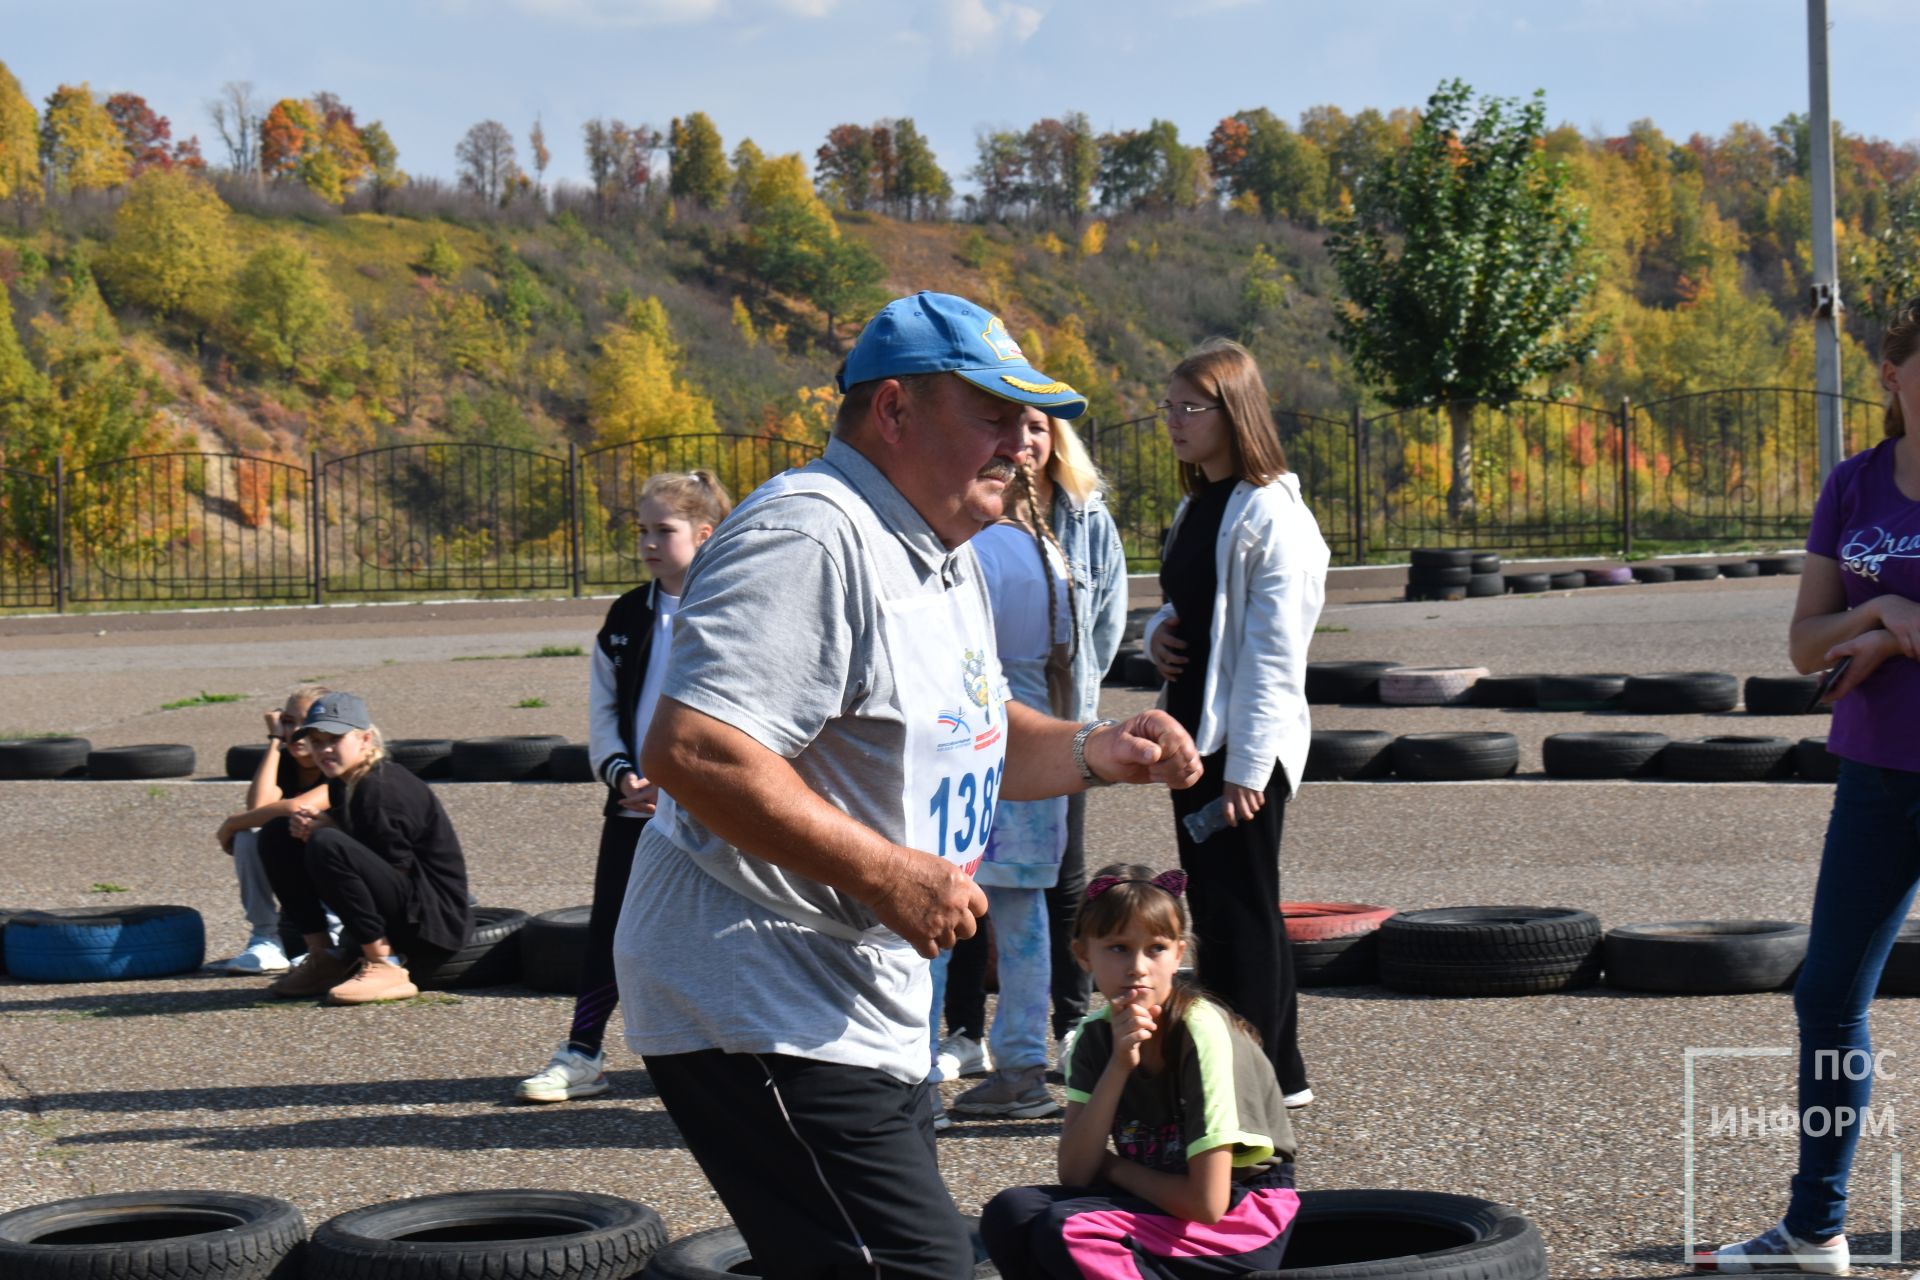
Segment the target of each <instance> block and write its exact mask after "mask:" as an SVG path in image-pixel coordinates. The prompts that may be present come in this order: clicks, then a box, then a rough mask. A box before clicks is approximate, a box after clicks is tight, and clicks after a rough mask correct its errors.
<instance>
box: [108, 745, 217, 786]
mask: <svg viewBox="0 0 1920 1280" xmlns="http://www.w3.org/2000/svg"><path fill="white" fill-rule="evenodd" d="M192 772H193V748H192V747H189V746H187V745H186V744H185V743H180V742H146V743H141V744H140V745H139V746H133V747H95V748H94V749H93V750H92V751H89V752H88V753H87V776H88V777H89V778H94V779H96V780H99V781H102V782H136V781H140V780H143V779H147V778H184V777H187V776H188V775H190V774H191V773H192Z"/></svg>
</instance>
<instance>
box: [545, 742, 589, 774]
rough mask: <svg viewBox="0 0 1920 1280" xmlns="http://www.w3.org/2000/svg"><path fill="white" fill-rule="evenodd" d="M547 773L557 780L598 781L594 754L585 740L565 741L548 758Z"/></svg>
mask: <svg viewBox="0 0 1920 1280" xmlns="http://www.w3.org/2000/svg"><path fill="white" fill-rule="evenodd" d="M547 773H548V776H550V777H551V778H552V779H553V780H554V781H555V782H598V781H599V779H598V778H596V777H594V776H593V755H592V752H591V751H590V750H589V749H588V747H587V744H586V743H584V742H563V743H561V744H560V745H559V746H557V747H555V748H554V749H553V754H552V755H551V756H549V757H548V758H547Z"/></svg>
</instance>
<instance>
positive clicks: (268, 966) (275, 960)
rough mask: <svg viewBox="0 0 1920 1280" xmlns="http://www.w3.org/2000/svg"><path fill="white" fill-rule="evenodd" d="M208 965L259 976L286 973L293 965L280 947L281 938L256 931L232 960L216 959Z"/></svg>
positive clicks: (229, 971)
mask: <svg viewBox="0 0 1920 1280" xmlns="http://www.w3.org/2000/svg"><path fill="white" fill-rule="evenodd" d="M207 967H208V968H210V969H221V970H225V971H226V972H227V973H237V974H244V975H247V976H249V977H258V976H259V975H261V974H263V973H285V972H286V971H287V970H288V969H289V968H291V967H292V965H291V963H290V962H289V961H288V960H287V953H286V952H284V951H282V950H281V949H280V939H278V938H276V937H274V936H273V935H272V934H266V933H256V934H254V935H253V936H252V937H251V938H248V939H247V948H246V950H244V951H242V952H241V953H240V954H239V955H237V956H234V957H233V958H232V959H231V960H215V961H214V962H213V963H212V964H211V965H208V966H207Z"/></svg>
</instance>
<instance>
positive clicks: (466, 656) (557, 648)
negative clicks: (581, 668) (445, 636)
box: [451, 644, 587, 662]
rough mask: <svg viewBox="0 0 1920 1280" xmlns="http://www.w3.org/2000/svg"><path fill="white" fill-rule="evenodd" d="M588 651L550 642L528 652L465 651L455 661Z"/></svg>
mask: <svg viewBox="0 0 1920 1280" xmlns="http://www.w3.org/2000/svg"><path fill="white" fill-rule="evenodd" d="M586 656H587V651H586V650H585V649H582V648H581V647H580V646H579V645H577V644H548V645H542V646H540V647H539V648H538V649H531V650H528V651H527V652H526V653H463V654H460V655H458V656H456V657H454V658H453V659H451V661H454V662H502V661H505V660H506V659H509V658H584V657H586Z"/></svg>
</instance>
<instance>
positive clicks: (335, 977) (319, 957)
mask: <svg viewBox="0 0 1920 1280" xmlns="http://www.w3.org/2000/svg"><path fill="white" fill-rule="evenodd" d="M359 964H360V958H359V957H358V956H355V957H353V958H352V959H348V958H347V957H346V956H343V955H336V954H335V953H334V952H332V951H320V952H313V951H309V952H307V955H306V958H305V959H303V960H302V961H301V962H300V963H299V964H297V965H295V966H293V968H291V969H289V970H287V971H286V972H285V973H283V974H281V975H280V976H279V977H278V978H275V979H274V980H273V982H272V984H271V985H270V986H268V987H267V994H268V995H270V996H273V997H274V998H275V999H279V1000H299V999H303V998H304V999H308V1000H314V999H318V998H319V997H321V996H323V995H325V994H326V993H327V992H328V991H331V990H332V989H333V988H334V987H337V986H339V985H340V984H341V983H342V982H344V981H346V980H347V979H348V978H350V977H352V976H353V971H354V969H355V968H357V967H358V966H359Z"/></svg>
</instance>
